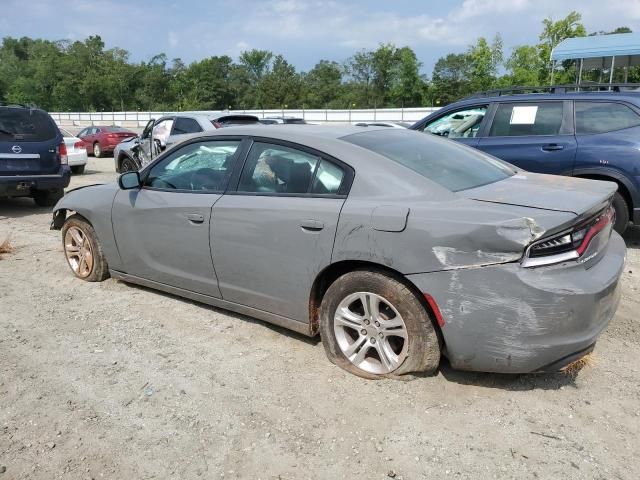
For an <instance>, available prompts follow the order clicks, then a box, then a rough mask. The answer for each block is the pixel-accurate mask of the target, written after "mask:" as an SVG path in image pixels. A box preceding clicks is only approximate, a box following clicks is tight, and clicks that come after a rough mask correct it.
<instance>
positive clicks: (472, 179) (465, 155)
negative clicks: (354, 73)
mask: <svg viewBox="0 0 640 480" xmlns="http://www.w3.org/2000/svg"><path fill="white" fill-rule="evenodd" d="M342 140H345V141H347V142H350V143H353V144H355V145H358V146H360V147H363V148H366V149H367V150H371V151H372V152H375V153H377V154H379V155H383V156H385V157H387V158H389V159H390V160H393V161H394V162H397V163H399V164H401V165H404V166H405V167H407V168H410V169H411V170H413V171H414V172H416V173H419V174H420V175H422V176H424V177H426V178H428V179H429V180H432V181H434V182H436V183H438V184H440V185H442V186H443V187H445V188H447V189H449V190H451V191H453V192H458V191H460V190H466V189H469V188H475V187H480V186H482V185H487V184H489V183H494V182H497V181H500V180H503V179H505V178H507V177H510V176H511V175H513V174H515V173H516V172H515V170H514V169H513V168H511V167H510V166H509V165H508V164H506V163H504V162H501V161H500V160H498V159H496V158H493V157H490V156H488V155H485V154H484V153H482V152H479V151H477V150H474V149H471V148H469V147H466V146H463V145H460V144H458V143H456V142H454V141H452V140H445V139H439V138H434V137H432V136H429V135H425V134H423V133H419V132H414V131H412V130H401V129H388V130H373V131H368V132H364V133H356V134H353V135H348V136H346V137H343V138H342Z"/></svg>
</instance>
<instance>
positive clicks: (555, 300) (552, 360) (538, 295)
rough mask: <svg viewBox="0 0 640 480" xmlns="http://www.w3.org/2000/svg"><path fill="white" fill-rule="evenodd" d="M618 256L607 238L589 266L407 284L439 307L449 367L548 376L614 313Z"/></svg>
mask: <svg viewBox="0 0 640 480" xmlns="http://www.w3.org/2000/svg"><path fill="white" fill-rule="evenodd" d="M625 254H626V246H625V244H624V241H623V240H622V238H621V237H620V236H619V235H618V234H617V233H615V232H614V233H612V235H611V238H610V240H609V243H608V245H607V247H606V250H605V251H603V252H601V253H600V255H602V258H600V259H599V261H598V262H596V263H594V264H590V265H585V264H582V263H579V262H571V263H565V264H559V265H554V266H549V267H540V268H522V267H521V266H520V264H519V263H506V264H501V265H491V266H486V267H482V268H470V269H458V270H450V271H441V272H436V273H425V274H416V275H408V276H407V278H408V279H409V280H411V281H412V282H413V283H414V284H415V285H416V286H417V287H418V288H419V289H420V290H421V291H422V292H425V293H429V295H431V296H432V297H433V298H434V299H435V300H436V302H437V304H438V306H439V307H440V310H441V312H442V316H443V318H444V322H445V324H444V326H443V327H442V335H443V337H444V341H445V344H446V351H447V356H448V357H449V360H450V362H451V365H452V366H453V367H454V368H459V369H464V370H478V371H485V372H501V373H529V372H537V371H542V370H544V371H549V370H553V369H560V368H562V367H564V366H566V363H569V362H571V361H573V360H576V358H575V357H576V356H581V355H584V354H586V353H588V352H589V351H590V350H591V349H592V348H593V345H594V344H595V342H596V340H597V338H598V335H599V334H600V332H602V330H603V329H604V328H605V327H606V326H607V324H608V323H609V321H610V320H611V318H612V317H613V315H614V314H615V311H616V309H617V306H618V303H619V300H620V288H619V280H620V276H621V274H622V271H623V269H624V261H625ZM566 359H569V360H568V362H565V361H564V360H566Z"/></svg>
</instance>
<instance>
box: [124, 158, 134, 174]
mask: <svg viewBox="0 0 640 480" xmlns="http://www.w3.org/2000/svg"><path fill="white" fill-rule="evenodd" d="M136 170H138V167H137V166H136V164H135V162H134V161H133V160H131V159H130V158H129V157H125V158H124V159H123V160H122V163H120V173H125V172H135V171H136Z"/></svg>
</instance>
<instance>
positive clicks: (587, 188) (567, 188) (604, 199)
mask: <svg viewBox="0 0 640 480" xmlns="http://www.w3.org/2000/svg"><path fill="white" fill-rule="evenodd" d="M617 188H618V186H617V185H616V184H615V183H613V182H603V181H599V180H586V179H583V178H575V177H565V176H560V175H542V174H537V173H530V172H523V171H520V172H518V173H517V174H516V175H513V176H511V177H509V178H506V179H504V180H501V181H499V182H495V183H491V184H489V185H483V186H481V187H477V188H472V189H469V190H464V191H460V192H457V193H458V195H462V196H464V197H466V198H469V199H471V200H478V201H482V202H491V203H499V204H504V205H515V206H519V207H528V208H536V209H541V210H551V211H557V212H569V213H573V214H574V215H577V216H579V217H582V216H588V215H594V214H596V213H597V212H599V211H601V210H602V209H604V208H605V207H606V206H607V205H608V204H609V203H610V202H611V199H612V197H613V195H614V194H615V192H616V190H617Z"/></svg>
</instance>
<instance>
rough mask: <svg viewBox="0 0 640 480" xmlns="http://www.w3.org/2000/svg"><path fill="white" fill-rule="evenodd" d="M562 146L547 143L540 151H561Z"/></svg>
mask: <svg viewBox="0 0 640 480" xmlns="http://www.w3.org/2000/svg"><path fill="white" fill-rule="evenodd" d="M563 149H564V146H562V145H558V144H557V143H549V144H547V145H543V146H542V150H544V151H545V152H554V151H556V150H563Z"/></svg>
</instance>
